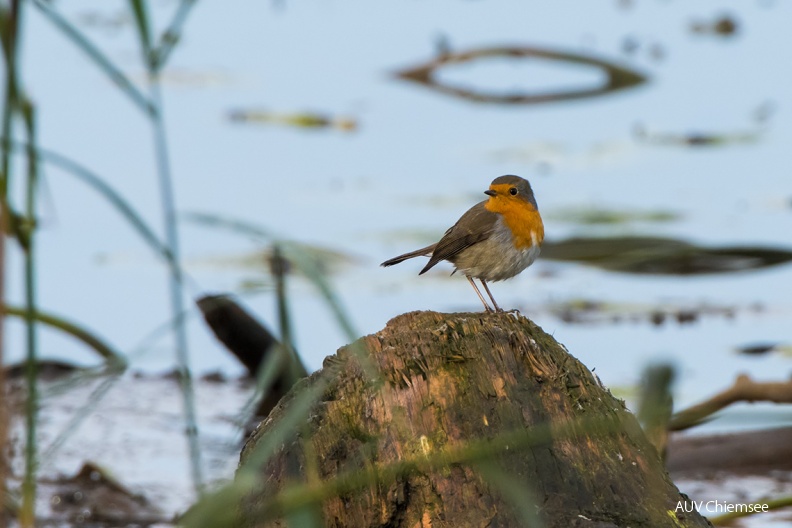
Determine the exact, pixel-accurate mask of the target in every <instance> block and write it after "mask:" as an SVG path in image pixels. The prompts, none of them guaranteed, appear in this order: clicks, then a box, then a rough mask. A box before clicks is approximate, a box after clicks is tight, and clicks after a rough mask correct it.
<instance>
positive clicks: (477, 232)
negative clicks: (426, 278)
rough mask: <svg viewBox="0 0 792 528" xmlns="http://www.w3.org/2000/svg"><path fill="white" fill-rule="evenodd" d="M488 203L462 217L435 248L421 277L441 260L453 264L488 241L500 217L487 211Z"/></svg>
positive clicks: (472, 209) (476, 206)
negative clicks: (460, 255) (460, 256)
mask: <svg viewBox="0 0 792 528" xmlns="http://www.w3.org/2000/svg"><path fill="white" fill-rule="evenodd" d="M486 203H487V201H486V200H484V201H483V202H479V203H477V204H476V205H474V206H473V207H471V208H470V209H468V211H467V212H466V213H465V214H463V215H462V218H460V219H459V221H457V223H456V224H454V225H453V226H452V227H451V228H450V229H449V230H448V231H446V232H445V235H443V238H441V239H440V242H438V243H437V246H435V249H434V252H432V257H431V258H430V259H429V262H428V263H427V264H426V266H424V269H422V270H421V273H419V275H423V274H424V273H426V272H427V271H429V270H430V269H432V267H433V266H434V265H435V264H437V263H438V262H440V261H441V260H448V261H450V262H453V259H454V257H455V256H456V255H458V254H459V253H460V252H462V251H464V250H465V249H467V248H469V247H470V246H472V245H473V244H477V243H479V242H481V241H482V240H486V239H487V238H488V237H489V236H490V234H492V231H493V230H494V229H495V221H496V220H497V219H498V215H497V214H495V213H493V212H491V211H487V210H486V209H485V208H484V204H486Z"/></svg>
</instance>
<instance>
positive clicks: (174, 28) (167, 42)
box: [151, 0, 198, 71]
mask: <svg viewBox="0 0 792 528" xmlns="http://www.w3.org/2000/svg"><path fill="white" fill-rule="evenodd" d="M197 3H198V2H197V0H181V2H180V3H179V7H178V9H177V10H176V14H175V15H173V19H172V20H171V22H170V24H168V27H167V29H165V32H164V33H162V36H160V39H159V43H158V44H157V47H156V48H155V49H153V50H152V52H151V53H152V56H151V64H152V67H153V68H154V70H156V71H160V70H162V68H163V67H164V66H165V63H166V62H168V58H169V57H170V54H171V52H172V51H173V49H174V48H175V47H176V44H178V42H179V40H180V39H181V33H182V29H183V27H184V23H185V22H186V21H187V16H188V15H189V14H190V11H191V10H192V8H193V7H194V6H195V4H197Z"/></svg>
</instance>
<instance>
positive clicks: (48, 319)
mask: <svg viewBox="0 0 792 528" xmlns="http://www.w3.org/2000/svg"><path fill="white" fill-rule="evenodd" d="M2 312H3V313H4V314H5V315H11V316H14V317H21V318H24V317H26V315H27V309H26V308H20V307H16V306H7V305H6V306H5V307H4V308H2ZM33 318H34V319H35V320H36V322H38V323H41V324H45V325H47V326H51V327H52V328H55V329H57V330H60V331H61V332H64V333H66V334H69V335H70V336H72V337H74V338H75V339H78V340H80V341H82V342H83V343H84V344H85V345H87V346H88V347H89V348H91V349H93V350H94V352H96V353H97V354H99V355H100V356H102V357H103V358H104V359H105V360H107V362H108V363H112V364H119V365H122V364H126V360H125V359H124V356H123V355H122V354H121V353H120V352H118V351H116V350H114V349H113V347H111V346H110V345H108V344H107V343H105V342H104V341H103V340H102V339H101V338H99V337H97V336H96V335H94V334H92V333H91V332H89V331H88V330H86V329H85V328H83V327H81V326H78V325H77V324H75V323H72V322H70V321H68V320H66V319H64V318H62V317H58V316H56V315H53V314H50V313H46V312H42V311H41V310H36V311H35V312H34V313H33Z"/></svg>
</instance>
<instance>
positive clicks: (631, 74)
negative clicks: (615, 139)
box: [396, 47, 647, 104]
mask: <svg viewBox="0 0 792 528" xmlns="http://www.w3.org/2000/svg"><path fill="white" fill-rule="evenodd" d="M491 58H508V59H546V60H550V61H556V62H561V63H569V64H582V65H585V66H592V67H594V68H597V69H599V70H601V71H602V72H603V73H604V74H605V76H606V80H605V82H604V83H603V84H602V85H599V86H595V87H592V88H583V89H563V88H559V89H558V90H555V91H546V92H513V93H507V94H496V93H487V92H483V91H476V90H472V89H468V88H461V87H457V86H450V85H447V84H443V83H440V82H438V81H437V80H436V79H435V73H436V71H437V70H438V69H440V68H442V67H445V66H449V65H452V64H460V63H465V62H473V61H477V60H482V59H491ZM396 76H397V77H398V78H400V79H403V80H406V81H411V82H415V83H418V84H422V85H424V86H426V87H428V88H431V89H433V90H437V91H438V92H441V93H444V94H446V95H453V96H455V97H461V98H463V99H468V100H471V101H476V102H480V103H496V104H538V103H549V102H555V101H568V100H573V99H585V98H588V97H597V96H600V95H605V94H608V93H611V92H616V91H619V90H625V89H628V88H634V87H636V86H638V85H641V84H643V83H645V82H647V77H646V76H644V75H643V74H641V73H638V72H637V71H635V70H632V69H628V68H626V67H624V66H620V65H617V64H614V63H612V62H609V61H607V60H604V59H600V58H597V57H593V56H587V55H581V54H578V53H570V52H563V51H557V50H552V49H545V48H535V47H497V48H479V49H475V50H470V51H465V52H456V53H454V52H447V53H446V52H444V53H441V54H440V55H439V56H438V57H437V58H435V59H433V60H430V61H429V62H427V63H425V64H421V65H419V66H415V67H413V68H407V69H404V70H400V71H398V72H396Z"/></svg>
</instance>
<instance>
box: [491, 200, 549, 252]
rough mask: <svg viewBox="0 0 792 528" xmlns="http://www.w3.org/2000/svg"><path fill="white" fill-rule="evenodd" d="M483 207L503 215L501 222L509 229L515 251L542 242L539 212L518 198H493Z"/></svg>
mask: <svg viewBox="0 0 792 528" xmlns="http://www.w3.org/2000/svg"><path fill="white" fill-rule="evenodd" d="M484 207H485V208H486V209H487V210H488V211H492V212H493V213H500V214H501V215H503V222H504V223H505V224H506V226H507V227H508V228H509V229H511V232H512V236H513V237H514V245H515V246H516V247H517V249H528V248H530V247H531V246H534V245H540V244H541V243H542V241H543V240H544V224H543V223H542V217H541V216H540V215H539V211H537V210H536V207H534V206H533V205H532V204H530V203H528V202H526V201H525V200H522V199H520V198H512V197H505V196H493V197H492V198H490V199H489V200H488V201H487V203H486V204H485V205H484Z"/></svg>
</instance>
